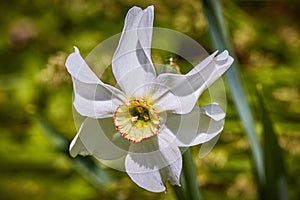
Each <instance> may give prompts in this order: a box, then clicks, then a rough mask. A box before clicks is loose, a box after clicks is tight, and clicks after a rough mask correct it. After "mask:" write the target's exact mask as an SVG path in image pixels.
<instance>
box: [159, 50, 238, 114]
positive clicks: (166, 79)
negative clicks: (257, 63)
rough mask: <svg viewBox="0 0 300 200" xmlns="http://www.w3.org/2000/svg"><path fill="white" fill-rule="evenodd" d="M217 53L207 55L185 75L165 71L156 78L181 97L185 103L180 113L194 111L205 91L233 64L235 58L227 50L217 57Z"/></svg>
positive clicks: (182, 102) (182, 103)
mask: <svg viewBox="0 0 300 200" xmlns="http://www.w3.org/2000/svg"><path fill="white" fill-rule="evenodd" d="M216 53H217V52H215V53H214V54H212V55H210V56H209V57H207V58H206V59H205V60H203V61H202V62H201V63H200V64H199V65H197V66H196V67H195V68H194V69H193V70H191V71H190V72H189V73H187V74H185V75H180V74H168V73H165V74H160V75H159V76H158V77H157V79H156V80H157V81H158V82H160V83H162V84H164V85H166V86H167V87H169V88H170V90H171V91H172V92H173V93H174V94H175V95H176V96H177V97H178V98H179V100H180V101H181V105H184V106H183V107H182V109H183V110H182V112H178V114H186V113H189V112H190V111H192V109H193V108H194V106H195V104H196V102H197V100H198V98H199V96H200V95H201V94H202V93H203V91H204V90H205V89H207V88H208V87H209V86H210V85H211V84H212V83H213V82H214V81H216V80H217V79H218V78H219V77H221V76H222V75H223V74H224V73H225V71H226V70H227V69H228V68H229V67H230V65H231V64H232V62H233V58H232V57H231V56H230V55H229V54H228V52H227V51H223V52H222V53H221V54H220V55H218V56H216V57H215V55H216Z"/></svg>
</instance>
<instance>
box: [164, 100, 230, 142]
mask: <svg viewBox="0 0 300 200" xmlns="http://www.w3.org/2000/svg"><path fill="white" fill-rule="evenodd" d="M220 116H222V118H220ZM224 117H225V113H224V112H223V110H222V109H221V108H220V107H219V106H218V105H217V104H212V105H209V106H205V107H202V108H199V107H197V106H195V107H194V109H193V110H192V111H191V112H190V113H188V114H184V115H179V114H169V115H168V117H167V121H166V124H165V125H166V128H167V129H169V130H170V131H171V132H172V133H173V134H174V135H175V136H176V138H177V142H178V143H177V144H178V146H181V147H188V146H194V145H198V144H202V143H206V142H208V141H210V140H211V139H213V138H214V137H216V136H217V135H218V134H219V133H220V132H221V131H222V130H223V125H224ZM216 119H217V120H216Z"/></svg>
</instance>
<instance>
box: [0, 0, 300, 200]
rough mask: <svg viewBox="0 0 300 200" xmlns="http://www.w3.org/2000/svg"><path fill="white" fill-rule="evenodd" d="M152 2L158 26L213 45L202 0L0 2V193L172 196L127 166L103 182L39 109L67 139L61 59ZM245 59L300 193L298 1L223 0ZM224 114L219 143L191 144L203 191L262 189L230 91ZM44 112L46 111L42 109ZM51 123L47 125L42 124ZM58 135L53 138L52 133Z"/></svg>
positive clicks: (251, 89)
mask: <svg viewBox="0 0 300 200" xmlns="http://www.w3.org/2000/svg"><path fill="white" fill-rule="evenodd" d="M151 4H154V5H155V22H154V24H155V26H159V27H164V28H170V29H174V30H177V31H180V32H183V33H185V34H187V35H188V36H190V37H192V38H193V39H195V40H197V41H198V42H199V43H201V44H202V45H203V46H204V47H205V48H206V49H207V51H208V52H212V51H213V49H212V47H211V42H210V37H209V27H208V24H207V21H206V18H205V16H204V14H203V10H202V5H201V1H194V0H186V1H183V0H165V1H158V0H156V1H150V0H149V1H134V0H130V1H121V0H114V1H109V0H104V1H100V0H89V1H88V0H73V1H72V0H52V1H51V0H46V1H39V0H31V1H30V0H11V1H1V2H0V13H1V18H0V22H1V23H0V34H1V37H0V66H1V67H0V119H1V126H0V199H1V200H2V199H3V200H15V199H22V200H26V199H31V200H38V199H44V200H47V199H49V200H52V199H58V200H59V199H75V200H77V199H78V200H81V199H82V200H83V199H84V200H96V199H118V200H123V199H124V200H125V199H141V198H147V199H174V198H175V196H174V194H173V191H172V189H171V188H170V187H168V191H167V193H166V194H153V193H150V192H147V191H145V190H143V189H140V188H139V187H138V186H136V185H135V184H134V183H133V182H132V181H131V180H130V178H129V177H128V176H127V175H126V174H125V173H119V172H115V171H112V170H108V171H109V172H110V173H111V174H112V176H113V177H114V178H113V180H112V181H111V182H105V183H104V184H103V185H101V186H99V185H97V184H93V183H92V182H90V181H89V179H88V178H87V177H86V176H85V175H83V174H82V172H81V171H80V170H78V169H79V168H78V165H76V164H74V161H73V159H70V158H69V155H68V153H67V152H66V151H63V150H59V149H58V148H57V145H55V144H54V143H53V140H51V137H49V133H47V130H48V132H49V129H47V128H45V123H41V122H40V121H38V120H37V119H40V117H42V118H43V119H46V123H47V124H48V125H49V124H50V125H51V127H52V128H54V129H56V131H58V132H60V133H61V134H62V135H63V136H64V137H66V138H67V140H68V141H71V139H72V137H73V136H74V135H75V133H76V129H75V126H74V121H73V116H72V83H71V79H70V76H69V75H68V74H67V72H66V70H65V67H64V62H65V59H66V56H67V55H68V54H69V53H70V52H72V51H73V46H74V45H76V46H77V47H78V48H79V49H80V50H81V52H82V55H83V56H86V55H87V53H88V52H89V51H90V50H92V49H93V48H94V47H95V46H96V45H97V44H98V43H99V42H101V41H103V40H105V39H106V38H108V37H110V36H112V35H114V34H117V33H119V32H120V31H121V30H122V27H123V21H124V17H125V15H126V12H127V11H128V9H129V8H131V7H132V6H134V5H137V6H140V7H143V8H145V7H146V6H148V5H151ZM222 5H223V11H224V15H225V20H226V23H227V24H226V25H227V28H228V30H229V35H230V38H231V39H232V43H233V46H234V50H235V52H236V54H237V56H238V61H239V62H240V64H241V69H240V72H241V76H242V78H243V82H244V86H245V89H246V91H247V94H248V96H247V99H248V100H249V103H250V105H251V108H252V111H253V113H254V116H255V117H256V119H258V120H257V123H256V129H257V131H258V133H260V132H261V129H262V126H261V123H259V119H260V115H259V114H258V113H259V112H260V108H259V106H258V105H257V96H256V92H255V87H256V85H257V84H262V85H263V87H264V96H265V101H266V106H267V107H268V109H269V111H270V113H271V119H272V120H273V123H274V127H275V131H276V133H277V135H278V141H279V145H280V147H281V148H282V150H283V152H282V153H283V156H284V160H285V163H286V170H287V183H288V188H289V193H290V197H291V199H298V198H299V196H300V191H299V188H300V123H299V121H300V82H299V76H300V21H299V12H300V3H299V2H298V1H229V0H224V1H222ZM227 96H228V107H227V113H228V114H227V121H226V124H225V129H224V131H223V133H222V135H221V138H220V140H219V142H218V143H217V145H216V146H215V148H214V149H213V151H212V152H211V153H210V154H209V155H208V156H206V157H205V158H203V159H199V158H198V157H197V151H198V147H196V148H194V149H193V150H194V153H195V159H194V160H195V163H196V165H197V173H198V174H197V175H198V182H199V185H200V187H201V193H202V196H203V197H204V199H221V198H222V199H223V200H225V199H228V200H229V199H232V200H233V199H239V200H240V199H245V200H250V199H257V198H258V191H257V187H256V178H255V176H254V175H253V161H252V158H251V151H250V146H249V142H248V139H247V137H246V135H245V134H244V132H243V129H242V125H241V124H240V120H239V118H238V115H237V112H236V109H235V107H234V105H233V102H232V98H231V94H230V92H229V91H228V94H227ZM37 116H39V117H38V118H37ZM43 125H44V126H43ZM54 142H55V141H54Z"/></svg>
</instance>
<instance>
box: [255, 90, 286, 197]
mask: <svg viewBox="0 0 300 200" xmlns="http://www.w3.org/2000/svg"><path fill="white" fill-rule="evenodd" d="M257 97H258V103H259V110H260V112H261V118H262V125H263V151H264V163H265V173H266V180H267V181H266V183H267V184H266V186H265V187H266V188H265V190H264V191H262V194H263V195H264V198H265V199H274V200H286V199H289V195H288V189H287V183H286V175H285V174H286V172H285V165H284V160H283V156H282V152H281V148H280V146H279V145H278V140H277V137H276V133H275V131H274V128H273V122H272V120H271V118H270V114H269V111H268V108H267V105H266V103H265V100H264V97H263V89H262V86H261V85H258V86H257Z"/></svg>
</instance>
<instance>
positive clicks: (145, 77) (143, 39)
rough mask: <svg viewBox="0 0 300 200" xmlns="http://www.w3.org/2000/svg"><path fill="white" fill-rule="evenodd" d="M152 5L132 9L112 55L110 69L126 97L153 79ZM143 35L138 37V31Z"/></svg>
mask: <svg viewBox="0 0 300 200" xmlns="http://www.w3.org/2000/svg"><path fill="white" fill-rule="evenodd" d="M152 26H153V6H149V7H148V8H146V9H145V10H142V9H140V8H138V7H133V8H131V9H130V10H129V11H128V13H127V16H126V19H125V23H124V29H123V31H122V35H121V38H120V41H119V45H118V47H117V50H116V52H115V54H114V56H113V61H112V69H113V73H114V76H115V78H116V80H117V82H118V85H119V86H120V88H122V90H123V91H124V92H125V93H126V94H131V92H132V91H133V90H134V89H135V88H136V87H137V86H139V85H140V84H142V83H144V82H148V81H152V80H154V79H155V76H156V75H155V69H154V67H153V64H152V61H151V58H150V48H149V47H150V46H151V40H152ZM143 29H146V30H147V33H146V34H138V31H140V32H143V33H144V31H143Z"/></svg>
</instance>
